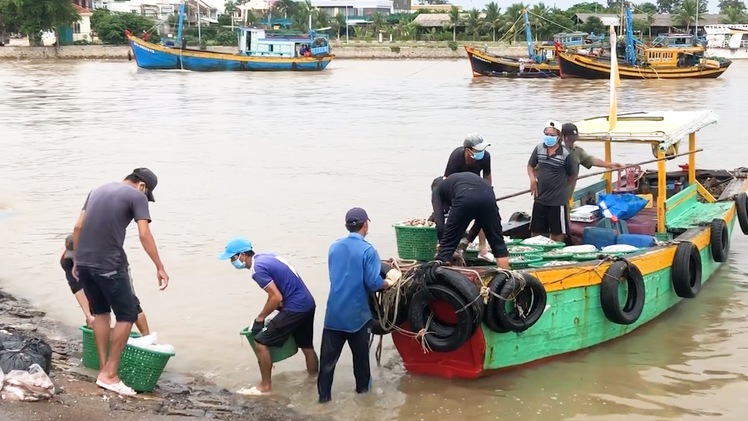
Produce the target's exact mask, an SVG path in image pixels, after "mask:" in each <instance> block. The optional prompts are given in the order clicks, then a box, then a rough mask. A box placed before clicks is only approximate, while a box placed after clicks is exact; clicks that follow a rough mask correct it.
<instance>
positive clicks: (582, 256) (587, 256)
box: [571, 251, 600, 262]
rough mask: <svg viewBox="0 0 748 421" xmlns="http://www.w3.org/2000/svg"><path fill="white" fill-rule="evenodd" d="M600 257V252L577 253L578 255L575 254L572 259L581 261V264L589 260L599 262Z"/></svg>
mask: <svg viewBox="0 0 748 421" xmlns="http://www.w3.org/2000/svg"><path fill="white" fill-rule="evenodd" d="M599 257H600V252H599V251H593V252H590V253H577V254H574V255H572V256H571V259H572V260H576V261H579V262H584V261H588V260H598V258H599Z"/></svg>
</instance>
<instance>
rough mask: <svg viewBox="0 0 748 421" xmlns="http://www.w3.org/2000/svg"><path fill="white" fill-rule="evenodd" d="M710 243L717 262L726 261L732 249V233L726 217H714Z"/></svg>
mask: <svg viewBox="0 0 748 421" xmlns="http://www.w3.org/2000/svg"><path fill="white" fill-rule="evenodd" d="M710 229H711V233H710V234H709V245H710V246H711V249H712V259H714V261H715V262H720V263H722V262H726V261H727V254H728V253H729V251H730V234H729V231H728V230H727V223H726V222H725V221H724V219H713V220H712V225H711V227H710Z"/></svg>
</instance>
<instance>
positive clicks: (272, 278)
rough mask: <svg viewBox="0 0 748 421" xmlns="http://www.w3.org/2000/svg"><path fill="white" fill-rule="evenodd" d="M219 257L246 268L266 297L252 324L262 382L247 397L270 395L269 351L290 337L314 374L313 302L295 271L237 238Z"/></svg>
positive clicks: (315, 363)
mask: <svg viewBox="0 0 748 421" xmlns="http://www.w3.org/2000/svg"><path fill="white" fill-rule="evenodd" d="M218 258H219V259H221V260H231V264H232V265H233V266H234V267H235V268H236V269H248V270H249V273H250V276H252V279H254V281H255V282H256V283H257V284H258V285H259V286H260V288H262V289H263V290H265V292H266V293H267V295H268V298H267V301H266V302H265V306H264V307H263V308H262V311H260V314H258V315H257V318H255V321H254V324H253V325H252V333H253V334H254V335H255V338H254V339H255V352H256V353H257V362H258V363H259V365H260V375H261V376H262V381H261V383H260V385H259V386H257V387H251V388H250V389H249V390H248V391H246V394H249V395H262V394H268V393H270V392H271V389H272V388H271V381H270V376H271V371H272V368H273V361H272V359H271V357H270V348H274V347H280V346H283V344H284V343H285V342H286V341H287V340H288V338H289V337H291V336H293V338H294V340H295V341H296V344H297V345H298V346H299V348H301V351H302V352H303V353H304V358H306V368H307V371H308V372H309V374H310V375H316V374H317V366H318V359H317V353H316V352H315V351H314V346H313V344H312V340H313V338H314V310H315V303H314V298H313V297H312V294H311V293H310V292H309V289H308V288H307V287H306V285H305V284H304V281H303V280H302V279H301V276H299V273H298V272H296V269H294V268H293V266H291V264H290V263H288V261H286V259H284V258H282V257H280V256H276V255H275V254H270V253H267V254H266V253H261V254H255V252H254V250H253V249H252V243H251V242H250V241H249V240H247V239H246V238H240V237H237V238H234V239H232V240H231V241H229V242H228V244H226V248H225V250H224V251H223V253H221V254H220V255H219V256H218ZM275 310H279V312H278V314H277V315H276V316H275V317H274V318H273V319H272V320H270V321H269V322H268V324H267V329H265V330H262V329H263V328H264V327H265V318H267V317H268V316H269V315H270V313H272V312H273V311H275Z"/></svg>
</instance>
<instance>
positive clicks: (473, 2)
mask: <svg viewBox="0 0 748 421" xmlns="http://www.w3.org/2000/svg"><path fill="white" fill-rule="evenodd" d="M205 1H206V2H207V3H210V4H211V5H213V7H217V8H218V9H220V10H223V5H224V4H226V2H225V1H224V0H205ZM352 1H354V2H355V0H352ZM412 1H414V3H415V1H417V0H412ZM515 2H516V1H513V0H497V1H496V3H497V4H498V5H499V6H500V7H501V9H502V10H504V9H506V8H507V7H509V6H510V5H512V4H513V3H515ZM525 2H526V3H530V4H537V3H539V2H538V1H533V0H525ZM580 2H581V1H579V0H577V1H575V0H555V1H554V0H548V1H545V5H546V6H548V7H553V6H555V7H558V8H560V9H568V8H569V7H571V6H573V5H574V4H576V3H580ZM643 2H644V1H643V0H642V1H639V2H636V1H635V2H634V3H643ZM717 2H718V0H711V1H709V13H717V11H718V8H717ZM487 3H490V0H452V4H456V5H460V6H462V7H463V8H464V9H472V8H476V9H483V8H484V7H485V6H486V4H487ZM598 3H601V4H605V3H606V1H605V0H598Z"/></svg>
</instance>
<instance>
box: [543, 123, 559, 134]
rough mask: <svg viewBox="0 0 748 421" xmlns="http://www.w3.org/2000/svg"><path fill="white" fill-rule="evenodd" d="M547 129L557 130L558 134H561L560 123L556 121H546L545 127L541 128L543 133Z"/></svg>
mask: <svg viewBox="0 0 748 421" xmlns="http://www.w3.org/2000/svg"><path fill="white" fill-rule="evenodd" d="M549 127H552V128H554V129H556V130H558V131H559V132H561V123H560V122H558V121H556V120H548V121H546V122H545V126H543V131H545V129H547V128H549Z"/></svg>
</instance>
